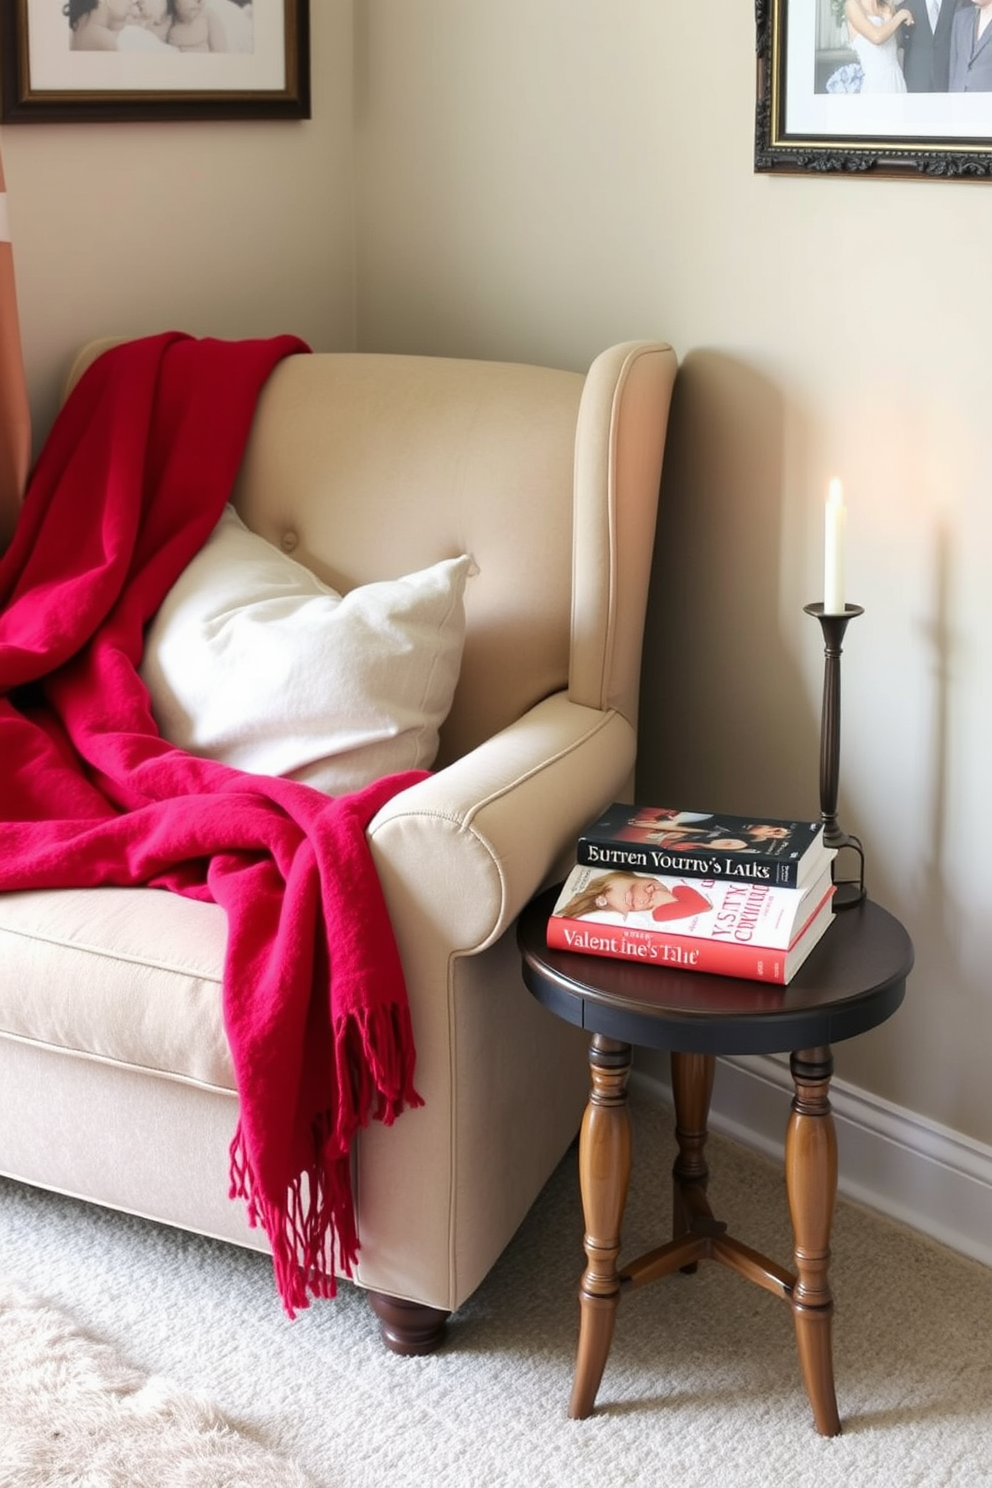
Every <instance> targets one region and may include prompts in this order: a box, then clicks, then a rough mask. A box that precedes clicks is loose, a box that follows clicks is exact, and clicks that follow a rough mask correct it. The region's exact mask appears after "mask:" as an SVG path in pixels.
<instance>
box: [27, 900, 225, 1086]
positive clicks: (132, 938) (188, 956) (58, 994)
mask: <svg viewBox="0 0 992 1488" xmlns="http://www.w3.org/2000/svg"><path fill="white" fill-rule="evenodd" d="M226 939H227V935H226V916H225V914H224V911H223V910H222V909H221V908H220V907H219V906H218V905H216V904H205V903H201V902H199V901H197V900H193V899H186V898H183V897H182V896H181V895H179V894H170V893H168V892H167V891H165V890H162V889H130V888H127V889H122V888H99V889H47V890H45V891H44V892H38V891H33V892H25V893H13V894H0V947H2V957H3V966H4V975H3V977H2V978H0V1036H3V1035H6V1036H9V1037H12V1038H17V1039H22V1040H25V1041H26V1042H29V1043H34V1044H40V1045H44V1046H46V1047H48V1048H50V1049H52V1050H56V1051H60V1052H63V1053H67V1054H75V1055H84V1056H87V1055H88V1056H90V1057H92V1058H94V1059H100V1060H104V1061H107V1062H108V1063H112V1064H118V1065H124V1066H127V1067H129V1068H131V1069H134V1070H140V1071H143V1072H144V1073H146V1074H155V1075H162V1076H164V1077H166V1078H168V1079H173V1080H182V1081H186V1082H189V1083H192V1084H196V1085H204V1086H209V1087H211V1088H214V1089H220V1090H227V1091H233V1090H234V1088H235V1086H234V1072H233V1069H232V1066H231V1056H230V1050H229V1047H228V1041H227V1038H226V1036H225V1033H224V1024H223V1017H222V1012H221V983H222V976H223V965H224V949H225V945H226ZM39 985H44V986H45V987H46V989H47V995H46V996H45V997H25V996H24V994H23V989H24V988H25V987H32V986H39Z"/></svg>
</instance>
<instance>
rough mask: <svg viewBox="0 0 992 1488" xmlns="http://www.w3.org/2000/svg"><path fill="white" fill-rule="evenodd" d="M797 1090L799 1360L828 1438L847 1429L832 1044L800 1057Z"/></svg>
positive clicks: (790, 1173)
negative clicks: (836, 1348) (837, 1311)
mask: <svg viewBox="0 0 992 1488" xmlns="http://www.w3.org/2000/svg"><path fill="white" fill-rule="evenodd" d="M791 1069H792V1078H793V1081H794V1082H795V1087H796V1094H795V1098H794V1100H793V1102H792V1114H791V1116H790V1117H789V1125H788V1130H787V1132H786V1139H785V1182H786V1188H787V1191H788V1195H789V1211H790V1213H791V1215H792V1228H793V1234H794V1236H795V1269H796V1282H795V1286H794V1287H793V1291H792V1314H793V1318H794V1319H795V1324H796V1342H797V1344H798V1346H799V1363H800V1366H801V1368H802V1372H803V1379H804V1381H805V1384H806V1393H807V1395H808V1396H809V1401H810V1405H811V1406H812V1407H813V1419H814V1421H815V1423H816V1429H817V1431H818V1432H819V1433H820V1434H821V1436H836V1435H837V1433H838V1432H839V1431H840V1417H839V1416H838V1414H837V1396H836V1393H835V1390H834V1364H833V1345H832V1339H831V1331H832V1318H833V1299H832V1297H831V1294H830V1285H829V1282H828V1280H827V1272H828V1269H829V1265H830V1227H831V1224H832V1222H833V1212H834V1201H835V1199H836V1196H837V1134H836V1131H835V1129H834V1119H833V1115H832V1113H831V1110H830V1099H829V1092H830V1077H831V1075H832V1074H833V1057H832V1055H831V1052H830V1049H829V1047H828V1046H827V1045H823V1046H821V1047H819V1048H816V1049H802V1050H800V1051H799V1052H798V1053H795V1054H793V1056H792V1060H791Z"/></svg>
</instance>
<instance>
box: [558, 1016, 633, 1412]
mask: <svg viewBox="0 0 992 1488" xmlns="http://www.w3.org/2000/svg"><path fill="white" fill-rule="evenodd" d="M589 1072H590V1076H591V1080H592V1089H591V1091H590V1093H589V1104H588V1105H587V1106H586V1110H585V1115H584V1116H583V1118H582V1131H581V1135H580V1137H579V1182H580V1185H581V1189H582V1213H583V1218H584V1223H585V1240H584V1244H585V1252H586V1269H585V1271H584V1272H583V1274H582V1281H581V1283H580V1286H579V1347H578V1355H577V1358H576V1361H575V1378H574V1381H573V1384H572V1399H571V1402H570V1404H569V1408H568V1414H569V1415H570V1416H571V1417H572V1418H573V1419H574V1420H582V1419H583V1418H584V1417H586V1416H588V1415H589V1414H590V1412H591V1411H592V1408H593V1404H594V1403H595V1400H596V1392H597V1390H598V1389H599V1384H600V1381H601V1380H602V1378H603V1370H604V1369H605V1367H606V1359H607V1355H608V1354H609V1352H610V1344H611V1342H612V1340H613V1325H614V1323H615V1321H616V1315H617V1307H618V1306H619V1303H620V1280H619V1277H618V1274H617V1257H618V1256H619V1254H620V1226H621V1223H622V1220H623V1210H624V1205H625V1204H626V1202H627V1186H628V1184H629V1182H630V1115H629V1113H628V1110H627V1077H628V1075H629V1074H630V1045H629V1044H624V1043H620V1042H619V1041H618V1040H617V1039H611V1038H606V1037H605V1036H604V1035H602V1034H599V1033H596V1034H593V1037H592V1041H591V1043H590V1046H589Z"/></svg>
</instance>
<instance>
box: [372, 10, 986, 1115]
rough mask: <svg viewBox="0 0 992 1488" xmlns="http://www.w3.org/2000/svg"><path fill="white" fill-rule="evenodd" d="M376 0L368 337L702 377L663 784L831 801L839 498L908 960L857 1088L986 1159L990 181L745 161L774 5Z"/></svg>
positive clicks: (683, 487) (689, 461)
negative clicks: (662, 346)
mask: <svg viewBox="0 0 992 1488" xmlns="http://www.w3.org/2000/svg"><path fill="white" fill-rule="evenodd" d="M718 9H719V17H717V16H716V14H715V13H714V12H713V11H712V9H711V8H707V7H702V6H699V5H696V4H685V3H681V0H680V3H676V0H498V3H497V0H415V3H411V0H355V28H356V51H357V59H358V60H357V65H356V128H357V135H356V144H357V148H356V164H357V180H358V204H359V205H358V263H359V286H358V298H357V312H358V343H359V345H360V346H361V347H362V348H364V349H397V350H413V351H423V352H443V353H459V354H469V355H483V356H500V357H510V358H518V359H520V360H524V361H527V360H534V361H545V360H546V361H548V362H550V363H557V364H560V365H565V366H573V367H583V366H585V365H586V364H587V363H588V361H589V360H590V359H591V358H592V357H593V356H594V355H595V353H596V352H597V351H599V350H600V349H601V348H602V347H604V346H606V345H608V344H609V343H611V342H613V341H617V340H621V339H624V338H626V337H631V336H635V337H636V336H658V337H661V338H664V339H668V340H670V341H671V342H672V343H673V344H674V346H675V347H676V349H677V350H678V352H679V354H680V356H681V358H682V374H681V377H680V382H679V386H678V389H677V397H676V404H675V408H674V410H673V417H672V425H671V444H670V457H669V459H668V462H667V466H666V475H665V481H664V513H663V520H662V530H661V533H660V537H659V544H658V554H657V564H656V585H655V595H654V600H653V605H652V614H651V617H650V624H649V635H648V661H647V666H646V671H645V681H646V686H645V700H644V727H643V738H642V766H641V779H640V783H639V791H640V794H641V795H642V796H644V797H646V798H648V799H653V800H655V801H672V800H674V801H677V802H678V801H681V802H683V803H684V804H688V805H702V806H704V807H705V806H712V807H714V808H723V809H726V810H731V811H733V810H740V811H752V810H753V811H756V812H770V813H776V814H781V815H784V814H786V813H789V812H809V813H810V814H811V815H815V814H816V812H817V810H818V805H819V803H818V799H817V751H818V738H819V708H820V690H821V685H822V644H821V640H820V635H819V629H818V627H817V626H816V623H815V622H814V621H813V620H811V619H809V618H808V617H807V616H805V615H804V614H803V612H802V606H803V604H804V603H806V602H807V601H810V600H815V599H819V598H821V597H822V507H823V501H824V497H825V494H826V489H827V483H828V480H829V478H830V477H831V476H832V475H839V476H841V477H842V478H843V480H844V483H845V489H846V493H847V499H848V505H849V550H850V559H849V585H848V597H849V598H850V599H851V600H853V601H856V602H858V603H860V604H863V605H864V606H865V609H866V614H865V616H864V617H863V618H862V619H859V620H858V621H856V622H855V623H854V624H853V625H852V626H851V627H850V629H849V632H848V638H847V643H846V646H845V652H844V661H843V669H844V695H843V714H844V717H843V723H844V728H843V748H842V792H841V822H842V824H843V825H845V826H846V827H847V828H848V829H849V830H851V831H856V832H858V833H859V834H860V835H861V836H862V838H863V840H864V843H865V846H866V850H867V857H868V879H869V887H870V890H871V892H872V893H873V895H874V897H875V898H877V899H879V900H880V901H881V902H883V903H884V904H886V905H888V906H889V907H890V908H891V909H893V910H894V911H895V912H896V913H898V914H899V915H900V916H901V917H902V918H903V919H904V920H905V921H906V923H907V924H908V925H909V927H910V929H911V932H912V934H913V936H914V939H915V942H916V946H917V968H916V971H915V973H914V976H913V978H912V981H911V984H910V993H909V997H908V1000H907V1003H906V1005H905V1006H904V1008H903V1009H902V1010H901V1012H900V1013H899V1014H898V1015H897V1017H896V1018H895V1019H894V1020H893V1021H892V1022H891V1023H889V1024H888V1025H887V1026H886V1027H885V1028H884V1029H882V1030H878V1031H876V1032H875V1033H873V1034H870V1035H868V1036H867V1037H865V1038H863V1039H861V1040H858V1041H856V1042H855V1043H853V1044H847V1045H840V1046H838V1048H837V1051H836V1052H837V1065H838V1073H839V1074H841V1075H842V1076H844V1077H845V1078H847V1079H849V1080H851V1081H853V1082H854V1083H855V1084H857V1085H860V1086H861V1087H863V1088H865V1089H867V1090H870V1091H873V1092H875V1093H877V1094H880V1095H881V1096H883V1097H886V1098H888V1099H890V1100H892V1101H895V1102H897V1103H899V1104H901V1105H904V1106H906V1107H909V1108H911V1109H913V1110H916V1111H918V1112H920V1113H922V1114H924V1115H926V1116H927V1117H929V1118H931V1119H933V1120H936V1121H938V1122H942V1123H944V1124H946V1125H947V1126H949V1127H951V1128H954V1129H956V1130H959V1131H961V1132H963V1133H966V1134H968V1135H970V1136H972V1137H975V1138H978V1139H980V1140H983V1141H985V1142H992V1090H990V1085H989V1081H988V1078H987V1063H988V1051H989V1048H990V1047H992V985H990V984H992V976H990V971H989V967H990V963H992V888H990V884H992V878H989V877H988V876H986V875H985V873H984V871H983V870H984V864H985V838H986V833H987V817H988V815H989V808H990V790H989V784H988V767H987V760H988V754H989V743H988V740H989V734H990V729H992V642H990V640H989V636H988V616H989V611H988V608H987V603H986V601H987V598H988V592H989V577H988V575H989V568H990V559H992V501H990V499H989V497H990V464H989V456H988V429H989V413H988V358H989V349H990V347H992V300H990V298H989V295H988V292H987V285H986V283H985V279H986V269H987V264H988V251H989V250H988V244H989V242H990V241H992V185H973V184H956V183H948V182H915V181H914V182H885V181H873V180H866V179H854V180H852V179H842V178H830V179H819V178H815V177H807V178H798V179H785V178H779V177H776V178H768V177H765V176H755V175H754V173H753V171H752V141H753V112H754V43H755V36H754V26H753V6H752V5H750V4H745V3H734V4H724V5H721V6H719V7H718Z"/></svg>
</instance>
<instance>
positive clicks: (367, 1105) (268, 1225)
mask: <svg viewBox="0 0 992 1488" xmlns="http://www.w3.org/2000/svg"><path fill="white" fill-rule="evenodd" d="M336 1035H337V1036H336V1037H335V1040H334V1045H335V1051H336V1056H337V1074H338V1090H337V1094H338V1100H337V1105H336V1109H335V1110H334V1111H324V1112H323V1113H321V1114H320V1115H319V1116H318V1117H316V1118H315V1119H314V1120H313V1122H312V1123H311V1128H310V1144H309V1146H310V1150H309V1153H308V1156H307V1160H306V1162H305V1163H304V1164H301V1171H300V1172H298V1173H297V1175H296V1177H295V1178H294V1179H293V1181H292V1182H291V1184H290V1185H289V1188H288V1190H287V1192H286V1193H285V1194H284V1195H282V1196H281V1199H277V1198H275V1197H271V1196H266V1195H265V1194H264V1193H263V1192H262V1190H261V1186H260V1184H259V1183H258V1181H257V1175H256V1174H255V1172H254V1170H253V1166H252V1163H251V1159H250V1155H249V1153H248V1149H247V1143H246V1141H245V1137H244V1132H243V1129H242V1125H241V1123H240V1122H239V1123H238V1128H237V1131H236V1132H235V1135H234V1138H233V1140H232V1142H231V1147H230V1188H229V1194H230V1197H231V1198H232V1199H243V1200H244V1202H245V1206H246V1215H247V1219H248V1223H249V1224H250V1225H251V1227H252V1228H253V1229H255V1228H258V1227H261V1228H262V1229H263V1230H264V1232H265V1235H266V1238H267V1239H268V1242H269V1246H270V1248H271V1250H272V1265H273V1274H274V1277H275V1282H276V1286H277V1288H278V1291H279V1296H280V1298H281V1300H282V1304H283V1307H284V1309H285V1311H286V1313H287V1315H288V1316H289V1317H290V1318H294V1317H295V1316H296V1314H297V1312H299V1311H301V1310H303V1309H305V1308H307V1307H309V1306H310V1302H311V1300H312V1299H314V1298H324V1297H327V1298H330V1297H334V1296H335V1295H336V1293H337V1278H338V1276H345V1277H351V1276H353V1275H354V1268H355V1266H356V1264H357V1261H358V1252H359V1248H360V1242H359V1236H358V1227H357V1223H356V1218H355V1205H354V1197H353V1194H352V1186H351V1148H352V1143H353V1141H354V1138H355V1136H356V1135H357V1133H358V1131H359V1130H360V1129H361V1128H362V1127H364V1126H367V1125H368V1124H369V1121H370V1120H375V1121H380V1122H382V1123H383V1125H385V1126H391V1125H392V1124H393V1122H394V1121H395V1120H396V1117H397V1116H399V1115H400V1113H401V1112H402V1111H404V1110H406V1109H408V1108H409V1109H413V1108H415V1107H417V1106H421V1105H423V1100H422V1099H421V1097H420V1096H419V1095H418V1093H417V1091H416V1089H415V1088H414V1084H413V1064H414V1045H413V1034H412V1026H411V1021H410V1013H409V1009H408V1008H407V1007H398V1006H396V1005H389V1006H381V1007H378V1008H374V1009H364V1010H362V1011H361V1012H360V1013H357V1014H354V1013H353V1014H351V1015H350V1016H349V1017H348V1018H346V1019H344V1020H342V1022H341V1026H339V1027H338V1029H337V1030H336Z"/></svg>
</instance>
